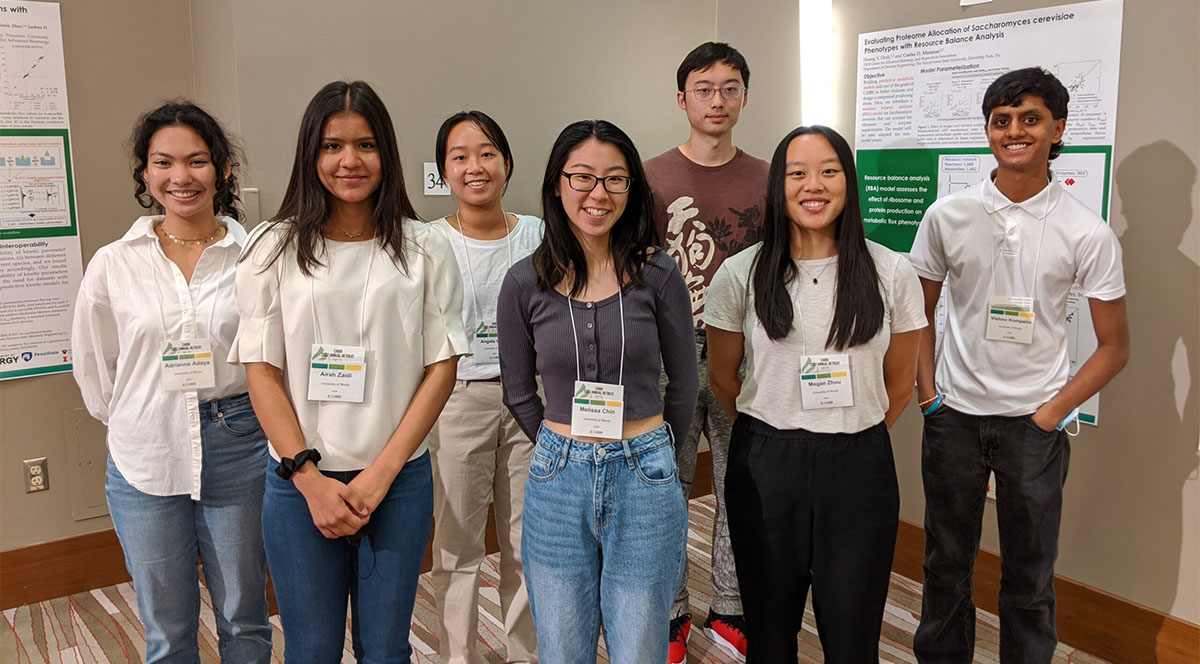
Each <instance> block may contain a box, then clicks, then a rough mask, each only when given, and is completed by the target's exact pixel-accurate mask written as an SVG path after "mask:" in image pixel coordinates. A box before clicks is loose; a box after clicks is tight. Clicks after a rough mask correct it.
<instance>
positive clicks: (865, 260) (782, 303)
mask: <svg viewBox="0 0 1200 664" xmlns="http://www.w3.org/2000/svg"><path fill="white" fill-rule="evenodd" d="M806 134H820V135H821V136H824V137H825V139H826V140H828V141H829V145H830V146H832V147H833V150H834V152H836V153H837V156H838V159H839V160H840V161H841V162H842V172H843V173H844V174H845V176H846V205H845V207H843V208H842V213H841V214H839V215H838V217H837V219H835V220H834V222H833V223H834V224H835V225H836V230H835V238H834V242H835V243H836V246H837V256H838V266H837V295H836V296H835V297H836V301H835V303H834V311H833V320H832V321H830V323H829V337H828V338H827V339H826V341H825V345H826V346H832V347H833V348H836V349H837V350H843V349H845V348H848V347H850V346H858V345H860V344H864V343H866V342H868V341H870V340H871V338H872V337H874V336H875V335H876V334H877V333H878V332H879V329H880V328H881V327H883V296H881V295H880V294H879V274H878V272H877V271H876V270H875V261H874V260H872V259H871V252H870V250H869V249H867V239H866V235H865V234H864V233H863V223H862V208H861V207H860V205H859V201H858V174H857V172H856V170H855V168H854V153H852V152H851V151H850V145H849V144H847V143H846V139H844V138H842V136H841V134H839V133H837V132H836V131H834V130H832V129H830V128H829V127H822V126H820V125H813V126H811V127H797V128H796V129H793V130H792V131H791V133H789V134H788V135H787V136H784V137H783V140H782V141H780V143H779V147H777V148H775V155H774V156H773V157H772V158H771V170H770V173H769V175H768V176H767V213H766V219H765V221H764V222H763V244H762V248H761V249H760V250H759V252H758V256H756V257H755V259H754V266H753V269H752V274H753V280H754V307H755V309H756V310H757V311H758V319H759V320H760V321H762V324H763V328H764V329H765V330H766V332H767V336H768V337H770V338H771V339H773V340H778V339H782V338H784V337H786V336H787V335H788V332H790V331H791V329H792V320H793V317H794V315H795V312H794V311H793V309H792V298H791V296H790V295H789V288H788V287H789V285H791V283H792V282H793V281H795V279H796V278H797V276H798V269H797V267H796V263H795V261H794V260H792V239H791V229H792V220H791V218H790V217H789V216H788V208H787V200H786V199H785V197H784V178H786V177H787V173H786V171H787V150H788V146H789V145H791V143H792V140H794V139H795V138H796V137H797V136H803V135H806Z"/></svg>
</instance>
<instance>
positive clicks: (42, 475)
mask: <svg viewBox="0 0 1200 664" xmlns="http://www.w3.org/2000/svg"><path fill="white" fill-rule="evenodd" d="M22 463H24V464H25V493H33V492H35V491H45V490H46V489H49V488H50V473H49V472H48V471H47V467H46V457H42V458H40V459H26V460H25V461H23V462H22Z"/></svg>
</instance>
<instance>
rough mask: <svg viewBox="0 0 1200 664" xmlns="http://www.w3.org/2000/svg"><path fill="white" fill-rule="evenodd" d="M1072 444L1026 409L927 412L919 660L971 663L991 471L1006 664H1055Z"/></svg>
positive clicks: (923, 451)
mask: <svg viewBox="0 0 1200 664" xmlns="http://www.w3.org/2000/svg"><path fill="white" fill-rule="evenodd" d="M1070 457H1071V447H1070V444H1069V443H1068V442H1067V434H1066V433H1065V432H1062V431H1043V430H1042V429H1040V428H1038V426H1037V425H1036V424H1034V423H1033V420H1032V419H1030V417H1029V416H1028V415H1026V416H1021V417H1001V416H987V417H980V416H975V415H966V414H964V413H960V412H958V411H956V410H953V409H951V408H950V407H948V406H942V407H941V408H939V409H937V410H936V411H934V412H933V413H932V414H930V415H928V416H926V418H925V434H924V437H923V439H922V445H921V476H922V479H923V480H924V483H925V585H924V589H923V592H922V601H921V625H920V627H918V628H917V633H916V636H915V637H914V638H913V652H914V653H915V654H916V656H917V661H919V662H922V664H926V663H928V664H935V663H936V664H941V663H943V662H954V663H962V664H967V663H969V662H971V660H972V657H973V654H974V651H975V604H974V603H973V602H972V601H971V594H972V591H973V583H972V580H971V574H972V571H973V570H974V567H975V557H976V556H977V555H978V553H979V533H980V530H981V527H982V519H983V506H984V502H985V500H986V496H987V481H988V472H989V471H991V472H992V473H993V474H994V475H995V477H996V516H997V520H998V525H999V530H1000V572H1001V579H1000V661H1002V662H1006V663H1008V662H1014V663H1015V662H1023V663H1027V664H1036V663H1039V662H1049V661H1050V659H1051V657H1052V655H1053V654H1054V648H1055V646H1056V645H1057V644H1058V637H1057V634H1056V633H1055V629H1054V559H1055V558H1056V557H1057V556H1058V529H1059V524H1060V523H1061V521H1062V489H1063V483H1064V482H1065V481H1066V479H1067V465H1068V462H1069V461H1070Z"/></svg>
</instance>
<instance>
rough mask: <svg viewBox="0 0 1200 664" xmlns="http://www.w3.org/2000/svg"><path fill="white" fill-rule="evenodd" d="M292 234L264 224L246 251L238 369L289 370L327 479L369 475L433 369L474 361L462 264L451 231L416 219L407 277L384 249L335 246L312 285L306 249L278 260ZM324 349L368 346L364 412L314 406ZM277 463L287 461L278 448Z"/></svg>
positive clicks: (409, 224)
mask: <svg viewBox="0 0 1200 664" xmlns="http://www.w3.org/2000/svg"><path fill="white" fill-rule="evenodd" d="M285 224H286V222H284V223H279V224H273V225H272V224H268V223H263V224H260V226H259V227H258V228H256V229H255V230H254V232H252V233H251V237H250V239H249V240H248V241H247V243H246V251H245V253H244V254H243V256H242V261H241V263H239V265H238V270H237V283H236V293H237V298H236V299H237V307H238V314H239V315H240V317H241V321H240V324H239V326H238V332H237V338H236V339H235V340H234V343H233V348H232V349H231V350H230V353H229V361H230V362H231V363H241V364H246V363H249V362H266V363H268V364H271V365H273V366H276V367H279V368H280V369H282V370H283V377H284V385H285V386H286V388H287V391H288V396H289V398H290V399H291V402H292V407H293V408H294V409H295V411H296V417H297V419H298V420H299V422H300V429H301V431H302V433H303V434H304V440H305V443H306V444H307V445H308V446H309V447H312V448H315V449H317V450H318V451H319V452H320V453H321V463H320V466H321V468H322V469H323V470H337V471H346V470H361V469H363V468H366V467H367V466H368V465H370V464H371V462H373V461H374V460H375V458H376V457H378V456H379V453H380V452H381V451H383V448H384V446H385V445H386V444H387V441H388V438H390V437H391V435H392V433H393V432H395V430H396V427H397V426H399V424H400V419H401V418H402V417H403V416H404V412H405V411H406V410H407V409H408V404H409V401H411V400H412V397H413V395H414V394H415V393H416V391H417V388H418V387H419V386H420V384H421V381H422V379H423V378H424V371H425V367H426V366H429V365H431V364H434V363H436V362H440V361H442V360H445V359H448V358H450V357H454V356H456V355H463V354H467V353H469V352H470V346H469V344H468V342H467V337H466V334H465V332H464V331H463V325H462V293H463V290H462V279H461V277H460V276H459V269H458V263H457V261H456V260H455V258H454V251H453V249H451V247H450V242H449V238H448V237H447V235H446V233H445V231H444V230H443V229H441V228H439V227H437V226H436V225H433V224H427V223H424V222H420V221H414V220H411V219H406V220H405V221H404V235H405V238H406V259H407V264H408V267H407V271H406V270H405V269H404V268H402V267H401V266H400V264H399V262H398V261H396V260H393V257H392V255H391V253H390V252H389V251H387V250H386V249H385V248H383V247H381V246H380V245H379V244H378V243H376V242H337V241H333V240H326V241H325V248H324V250H322V251H320V252H319V253H318V258H319V259H320V261H321V262H322V263H323V265H321V266H317V267H315V268H314V269H313V271H312V276H311V277H310V276H305V274H304V273H303V272H301V271H300V267H299V265H298V264H297V262H296V250H295V247H294V246H289V247H286V248H285V249H284V251H283V252H282V254H280V255H279V257H278V258H277V259H276V260H274V261H271V257H272V256H274V255H275V253H276V249H277V247H278V246H279V244H280V243H281V242H283V240H284V238H285V236H286V225H285ZM360 339H361V342H360ZM314 343H324V344H334V345H345V346H359V345H361V346H365V347H366V349H367V378H366V380H367V385H366V392H365V398H364V400H363V402H362V403H344V402H317V401H309V400H308V377H309V358H310V356H311V352H312V346H313V344H314ZM427 444H428V441H425V442H422V443H421V446H420V447H419V448H417V450H416V451H414V452H413V455H412V456H413V458H416V457H418V456H420V455H421V454H424V453H425V451H426V449H427ZM271 454H272V456H274V457H275V458H276V459H278V458H279V456H278V454H277V453H276V451H275V449H274V447H272V449H271Z"/></svg>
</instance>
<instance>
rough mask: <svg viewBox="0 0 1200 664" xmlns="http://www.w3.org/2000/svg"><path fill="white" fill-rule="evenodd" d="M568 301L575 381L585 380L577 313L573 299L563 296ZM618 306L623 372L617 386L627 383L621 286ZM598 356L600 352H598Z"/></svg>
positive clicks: (618, 286) (598, 367)
mask: <svg viewBox="0 0 1200 664" xmlns="http://www.w3.org/2000/svg"><path fill="white" fill-rule="evenodd" d="M563 297H564V298H565V299H566V300H567V315H568V316H570V317H571V340H572V341H574V342H575V380H577V381H578V380H583V372H582V371H580V368H579V367H580V364H581V362H582V360H580V358H579V332H578V331H576V329H575V311H574V310H573V309H572V308H571V298H570V296H568V295H563ZM617 304H618V306H620V307H621V370H620V373H618V374H617V385H623V384H624V383H625V296H624V295H622V294H621V286H620V284H618V285H617ZM597 354H599V352H598V351H597ZM596 369H597V371H598V370H599V369H600V365H599V362H597V364H596Z"/></svg>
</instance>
